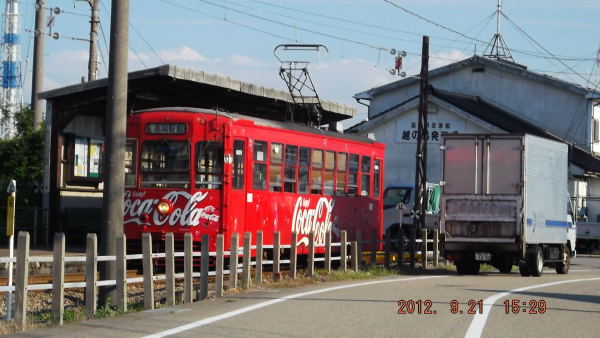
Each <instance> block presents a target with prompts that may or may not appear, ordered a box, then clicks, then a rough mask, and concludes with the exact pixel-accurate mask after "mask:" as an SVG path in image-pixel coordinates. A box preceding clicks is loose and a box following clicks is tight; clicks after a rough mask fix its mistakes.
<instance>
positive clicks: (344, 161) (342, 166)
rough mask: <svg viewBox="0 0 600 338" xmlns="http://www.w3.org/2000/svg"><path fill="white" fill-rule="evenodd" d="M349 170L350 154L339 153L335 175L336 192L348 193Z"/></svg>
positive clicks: (337, 193) (339, 194)
mask: <svg viewBox="0 0 600 338" xmlns="http://www.w3.org/2000/svg"><path fill="white" fill-rule="evenodd" d="M347 170H348V154H345V153H338V157H337V170H336V176H335V194H336V195H338V196H344V195H345V194H346V171H347Z"/></svg>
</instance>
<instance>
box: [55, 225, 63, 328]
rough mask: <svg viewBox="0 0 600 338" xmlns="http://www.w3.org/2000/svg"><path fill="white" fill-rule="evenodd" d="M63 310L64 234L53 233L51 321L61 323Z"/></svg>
mask: <svg viewBox="0 0 600 338" xmlns="http://www.w3.org/2000/svg"><path fill="white" fill-rule="evenodd" d="M64 312H65V234H64V233H62V232H58V233H56V234H55V235H54V253H53V258H52V321H53V322H54V324H58V325H62V324H63V315H64Z"/></svg>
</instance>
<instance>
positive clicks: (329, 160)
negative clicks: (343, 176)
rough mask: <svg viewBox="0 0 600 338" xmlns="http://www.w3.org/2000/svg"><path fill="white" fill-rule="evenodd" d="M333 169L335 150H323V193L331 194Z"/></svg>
mask: <svg viewBox="0 0 600 338" xmlns="http://www.w3.org/2000/svg"><path fill="white" fill-rule="evenodd" d="M334 169H335V152H333V151H326V152H325V185H324V186H325V195H328V196H331V195H333V178H334Z"/></svg>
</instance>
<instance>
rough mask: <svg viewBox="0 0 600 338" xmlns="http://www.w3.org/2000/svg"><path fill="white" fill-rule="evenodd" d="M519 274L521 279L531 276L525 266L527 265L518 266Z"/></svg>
mask: <svg viewBox="0 0 600 338" xmlns="http://www.w3.org/2000/svg"><path fill="white" fill-rule="evenodd" d="M519 272H520V273H521V276H523V277H527V276H531V272H530V271H529V266H528V265H527V263H521V264H519Z"/></svg>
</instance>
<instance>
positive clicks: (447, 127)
mask: <svg viewBox="0 0 600 338" xmlns="http://www.w3.org/2000/svg"><path fill="white" fill-rule="evenodd" d="M464 130H465V121H460V120H442V119H439V120H432V121H429V122H428V123H427V132H426V133H425V138H426V139H427V141H428V142H433V143H441V140H442V134H457V133H462V132H464ZM417 135H418V126H417V120H416V119H415V120H410V119H405V120H398V121H397V122H396V142H398V143H413V142H417Z"/></svg>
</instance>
